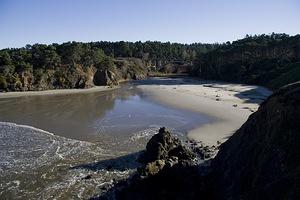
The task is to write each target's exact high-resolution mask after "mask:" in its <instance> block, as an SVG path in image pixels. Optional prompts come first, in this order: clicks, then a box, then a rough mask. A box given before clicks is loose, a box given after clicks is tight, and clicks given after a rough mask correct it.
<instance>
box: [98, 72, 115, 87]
mask: <svg viewBox="0 0 300 200" xmlns="http://www.w3.org/2000/svg"><path fill="white" fill-rule="evenodd" d="M118 79H119V78H118V76H117V75H116V74H115V73H114V72H112V71H110V70H107V69H106V70H97V72H96V73H95V75H94V84H95V85H118V84H119V81H118Z"/></svg>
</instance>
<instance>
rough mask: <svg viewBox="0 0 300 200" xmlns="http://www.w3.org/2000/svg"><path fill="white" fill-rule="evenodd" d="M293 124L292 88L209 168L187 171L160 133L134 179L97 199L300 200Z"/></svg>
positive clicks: (298, 108) (298, 107)
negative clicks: (169, 163) (171, 160)
mask: <svg viewBox="0 0 300 200" xmlns="http://www.w3.org/2000/svg"><path fill="white" fill-rule="evenodd" d="M299 122H300V82H297V83H295V84H292V85H288V86H286V87H283V88H281V89H280V90H279V91H277V92H275V93H274V94H273V95H272V96H270V97H269V98H268V99H267V100H266V101H265V102H264V103H263V104H262V105H261V107H260V108H259V109H258V111H257V112H255V113H254V114H252V115H251V116H250V117H249V119H248V120H247V122H246V123H245V124H244V125H243V126H242V127H241V128H240V129H239V130H238V131H237V132H236V133H235V134H234V135H233V136H232V137H231V138H230V139H228V141H227V142H225V143H224V144H223V145H221V148H220V151H219V153H218V154H217V156H216V157H215V158H214V159H213V160H212V161H211V162H212V165H205V163H204V165H203V164H202V165H201V166H200V165H198V166H197V165H193V164H192V162H191V159H192V158H193V156H191V155H192V154H193V153H191V151H189V150H188V149H186V147H183V148H182V149H181V150H180V148H181V147H182V145H181V143H180V141H178V140H177V139H173V138H172V137H170V133H169V132H167V131H166V130H165V129H161V130H160V132H159V134H157V135H155V136H154V137H153V138H152V139H151V140H150V141H149V143H148V145H147V151H146V153H145V155H144V157H143V158H142V160H143V162H144V163H146V164H145V166H144V167H143V168H141V169H140V170H139V173H138V174H137V175H136V176H135V178H133V179H131V180H130V181H128V182H126V183H122V184H120V185H117V186H116V187H115V190H113V191H110V192H111V193H110V192H108V193H107V195H106V196H102V197H101V198H100V199H111V197H112V196H111V194H112V193H113V194H114V195H113V196H114V197H115V198H116V199H275V200H276V199H278V200H279V199H300V187H299V186H300V178H299V177H300V170H299V169H300V156H299V155H300V146H299V141H300V123H299ZM174 149H177V150H178V151H177V150H176V151H175V150H174ZM183 149H184V150H183ZM174 151H175V152H176V153H175V154H173V153H171V152H174ZM181 155H184V156H181ZM173 158H174V159H175V158H177V159H178V161H176V162H174V163H175V164H173V165H168V164H167V163H168V162H169V160H170V159H173ZM175 160H176V159H175ZM205 166H206V167H205ZM119 186H121V187H119Z"/></svg>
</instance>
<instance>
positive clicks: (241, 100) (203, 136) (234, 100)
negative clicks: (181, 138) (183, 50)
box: [138, 79, 272, 146]
mask: <svg viewBox="0 0 300 200" xmlns="http://www.w3.org/2000/svg"><path fill="white" fill-rule="evenodd" d="M178 80H179V81H178V82H173V80H172V79H170V84H166V83H165V82H164V84H162V85H159V84H145V85H140V86H138V87H139V88H140V89H142V91H144V92H145V94H147V95H148V96H149V97H150V98H152V99H153V100H156V101H159V102H160V103H163V104H166V105H169V106H174V107H177V108H182V109H187V110H190V111H193V112H198V113H201V114H205V115H207V116H209V117H210V118H211V123H208V124H205V125H202V126H200V127H197V128H195V129H193V130H191V131H190V132H188V137H189V138H190V139H193V140H196V141H202V142H203V143H204V144H205V145H209V146H211V145H215V144H217V142H218V141H220V142H224V141H225V140H226V139H228V137H229V136H231V135H232V134H233V133H234V131H235V130H237V129H238V128H239V127H240V126H241V125H242V124H243V123H244V122H245V121H246V120H247V118H248V117H249V115H250V114H252V113H253V112H255V111H256V110H257V109H258V107H259V104H260V103H261V102H262V101H263V100H264V99H266V98H267V97H268V96H269V95H270V94H272V92H271V91H269V90H268V89H266V88H264V87H260V86H250V85H241V84H230V83H222V82H214V81H203V80H194V79H178Z"/></svg>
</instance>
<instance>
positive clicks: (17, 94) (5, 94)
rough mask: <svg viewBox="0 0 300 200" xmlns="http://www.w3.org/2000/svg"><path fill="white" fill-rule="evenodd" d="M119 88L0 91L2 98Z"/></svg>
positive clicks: (97, 87)
mask: <svg viewBox="0 0 300 200" xmlns="http://www.w3.org/2000/svg"><path fill="white" fill-rule="evenodd" d="M117 88H119V86H115V87H110V86H94V87H92V88H88V89H56V90H43V91H25V92H2V93H0V99H1V98H14V97H22V96H42V95H59V94H75V93H90V92H100V91H108V90H114V89H117Z"/></svg>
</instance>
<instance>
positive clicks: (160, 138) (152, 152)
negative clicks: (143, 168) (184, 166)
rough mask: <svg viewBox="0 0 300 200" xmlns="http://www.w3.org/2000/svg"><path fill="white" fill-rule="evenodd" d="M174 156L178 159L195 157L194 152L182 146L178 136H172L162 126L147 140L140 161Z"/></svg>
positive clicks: (144, 161)
mask: <svg viewBox="0 0 300 200" xmlns="http://www.w3.org/2000/svg"><path fill="white" fill-rule="evenodd" d="M174 157H176V158H177V159H179V160H191V159H193V158H195V154H194V153H193V152H191V151H190V150H188V149H187V148H186V147H185V146H183V145H182V144H181V141H180V140H179V139H178V138H175V137H172V136H171V133H170V132H169V131H168V130H166V128H164V127H163V128H160V129H159V132H158V134H156V135H154V136H153V137H152V138H151V139H150V140H149V142H148V143H147V146H146V151H145V153H144V154H143V155H142V156H141V158H140V161H141V162H143V163H150V162H153V161H156V160H167V159H171V158H174Z"/></svg>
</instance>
